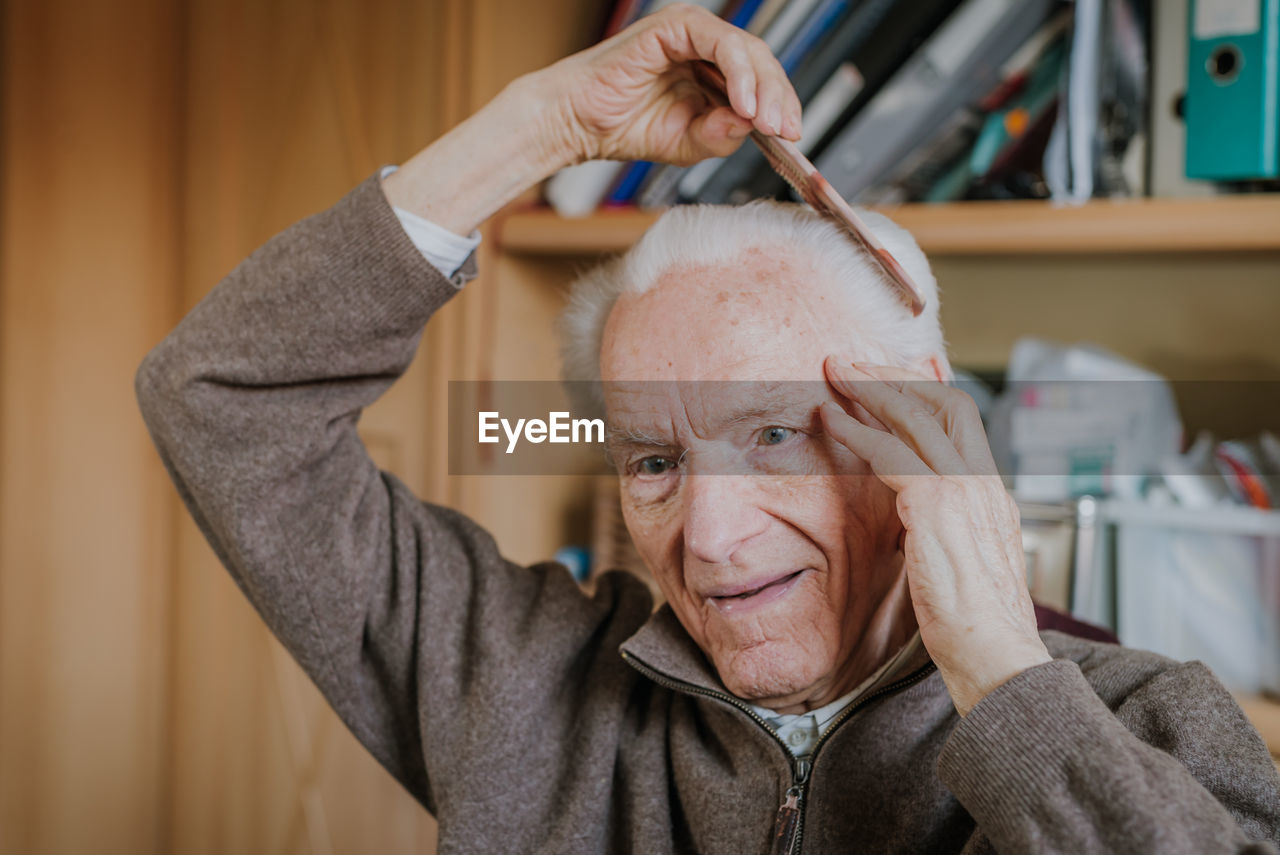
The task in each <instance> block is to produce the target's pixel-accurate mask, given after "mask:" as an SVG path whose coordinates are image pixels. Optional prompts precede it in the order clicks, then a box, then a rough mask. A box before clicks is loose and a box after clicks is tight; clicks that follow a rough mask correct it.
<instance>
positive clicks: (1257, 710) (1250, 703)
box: [1236, 695, 1280, 766]
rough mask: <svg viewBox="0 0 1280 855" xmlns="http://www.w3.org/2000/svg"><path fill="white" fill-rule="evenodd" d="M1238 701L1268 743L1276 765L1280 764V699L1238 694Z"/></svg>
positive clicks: (1263, 739)
mask: <svg viewBox="0 0 1280 855" xmlns="http://www.w3.org/2000/svg"><path fill="white" fill-rule="evenodd" d="M1236 701H1238V702H1239V704H1240V708H1241V709H1242V710H1244V714H1245V715H1246V716H1248V717H1249V721H1250V722H1251V723H1252V724H1253V726H1254V727H1256V728H1257V729H1258V733H1260V734H1261V735H1262V741H1263V742H1265V743H1267V748H1268V749H1270V751H1271V756H1272V757H1273V758H1275V761H1276V765H1277V766H1280V700H1276V699H1275V698H1268V697H1263V696H1261V695H1237V696H1236Z"/></svg>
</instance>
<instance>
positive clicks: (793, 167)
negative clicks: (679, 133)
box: [693, 62, 924, 315]
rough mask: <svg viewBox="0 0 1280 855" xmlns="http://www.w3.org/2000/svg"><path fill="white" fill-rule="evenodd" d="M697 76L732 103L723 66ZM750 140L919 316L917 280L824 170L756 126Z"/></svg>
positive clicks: (700, 67) (705, 68)
mask: <svg viewBox="0 0 1280 855" xmlns="http://www.w3.org/2000/svg"><path fill="white" fill-rule="evenodd" d="M693 71H694V76H695V77H696V78H698V82H699V83H701V84H702V85H703V86H704V87H705V88H706V89H707V90H708V91H709V93H710V94H711V95H713V96H714V98H715V101H716V102H717V103H718V104H720V105H721V106H728V105H729V97H728V95H727V94H726V93H727V91H728V90H727V88H726V86H725V81H724V75H723V74H721V73H720V69H718V68H716V67H715V66H714V65H712V64H711V63H709V62H695V63H693ZM751 141H752V142H754V143H755V144H756V145H757V146H759V148H760V151H762V152H764V156H765V158H766V159H767V160H768V161H769V165H770V166H772V167H773V171H774V172H776V173H778V174H779V175H781V176H782V178H783V179H784V180H785V181H786V182H787V183H788V184H790V185H791V187H792V189H794V190H795V191H796V193H797V194H799V196H800V198H801V199H803V200H804V201H805V202H807V203H808V204H809V206H810V207H812V208H813V209H814V210H815V211H817V212H818V213H819V214H821V215H822V216H824V217H826V218H827V219H828V220H831V221H832V222H834V223H836V224H837V225H838V226H840V227H841V228H843V229H844V230H845V232H847V233H848V234H849V236H850V237H851V238H853V240H854V241H855V242H856V243H857V244H858V245H859V246H861V247H862V248H863V249H865V250H866V251H867V253H868V254H870V256H871V257H872V258H873V259H874V260H875V261H876V263H877V264H879V265H880V269H881V270H883V271H884V273H885V275H886V276H888V277H889V281H890V282H892V283H893V284H894V286H896V287H897V289H898V291H899V292H900V293H901V294H902V297H903V299H904V300H906V302H907V305H909V306H910V307H911V313H912V314H913V315H918V314H920V313H921V312H923V311H924V296H923V295H922V294H921V293H920V289H919V288H917V287H916V283H915V282H914V281H912V279H911V276H910V275H909V274H908V273H907V271H906V270H905V269H903V267H902V265H901V264H899V263H898V259H896V258H894V257H893V254H892V253H890V252H889V250H887V249H885V248H884V244H882V243H880V241H879V240H877V239H876V236H875V235H874V234H872V232H871V229H869V228H867V224H866V223H864V222H863V221H862V218H861V217H859V216H858V214H857V212H856V211H854V210H853V208H852V207H850V205H849V203H848V202H846V201H845V200H844V199H843V198H841V196H840V194H839V193H837V192H836V189H835V188H834V187H832V186H831V182H829V181H827V179H825V178H823V177H822V173H820V172H818V170H817V168H816V167H815V166H814V165H813V164H812V163H811V162H810V161H809V158H807V157H805V156H804V154H802V153H801V151H800V149H798V148H796V147H795V144H794V143H791V142H789V141H788V140H784V139H783V138H782V137H771V136H768V135H766V134H762V133H760V131H758V130H755V129H754V128H753V129H752V131H751Z"/></svg>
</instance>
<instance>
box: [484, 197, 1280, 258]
mask: <svg viewBox="0 0 1280 855" xmlns="http://www.w3.org/2000/svg"><path fill="white" fill-rule="evenodd" d="M882 210H883V211H884V213H886V214H888V215H889V216H891V217H892V218H893V219H894V220H896V221H897V222H898V223H900V224H901V225H903V226H904V227H906V228H907V229H909V230H911V232H912V233H913V234H914V235H915V236H916V239H917V240H918V241H919V242H920V245H921V246H922V247H923V248H924V250H925V251H926V252H928V253H933V254H938V255H1032V254H1048V253H1143V252H1239V251H1256V250H1277V249H1280V193H1276V194H1265V193H1260V194H1255V195H1238V196H1215V197H1209V198H1197V199H1122V200H1098V201H1094V202H1089V203H1088V204H1085V205H1080V206H1056V205H1051V204H1049V203H1047V202H1038V201H1016V202H958V203H954V204H949V205H901V206H898V207H895V208H885V209H882ZM657 217H658V213H657V212H648V211H638V210H635V209H632V208H617V209H605V210H601V211H599V212H597V213H595V214H592V215H591V216H588V217H582V218H580V219H565V218H563V217H560V216H559V215H557V214H556V213H555V212H553V211H551V210H550V209H549V208H529V209H525V210H519V211H514V212H511V213H509V214H507V215H506V216H505V217H504V218H503V219H502V220H501V223H500V225H499V230H498V244H499V248H500V249H501V250H502V251H504V252H510V253H517V254H530V255H588V254H593V253H604V252H620V251H622V250H624V249H626V248H627V247H629V246H630V245H631V244H632V243H633V242H635V240H636V239H637V238H638V237H639V236H640V235H641V234H643V233H644V230H645V229H647V228H648V227H649V226H650V225H651V224H652V223H653V222H654V220H655V219H657Z"/></svg>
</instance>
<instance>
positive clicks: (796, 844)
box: [774, 662, 937, 855]
mask: <svg viewBox="0 0 1280 855" xmlns="http://www.w3.org/2000/svg"><path fill="white" fill-rule="evenodd" d="M935 670H937V666H936V665H934V664H933V663H932V662H930V663H929V664H928V665H925V666H924V667H922V668H921V669H920V670H919V671H916V672H915V673H914V674H910V675H908V676H906V677H903V678H902V679H901V680H898V681H897V682H896V683H890V684H889V685H887V686H881V687H880V688H878V689H876V690H875V691H874V692H871V693H870V694H867V695H865V696H863V697H861V698H858V699H857V700H856V701H854V702H853V703H852V704H850V705H849V706H848V707H846V708H845V710H844V711H843V712H841V713H840V715H838V716H836V719H835V721H833V722H831V724H830V725H829V726H828V727H827V729H826V730H824V731H823V732H822V735H821V736H819V737H818V741H817V742H815V743H814V744H813V750H812V751H810V752H809V759H808V760H804V761H801V762H803V763H804V769H803V771H804V778H803V780H799V779H798V780H797V783H796V784H795V785H793V786H792V787H791V789H790V790H787V795H788V800H787V801H788V802H790V798H789V796H790V794H791V790H797V801H800V800H802V799H803V798H804V790H805V787H806V786H807V785H808V783H809V772H810V771H811V770H812V769H813V763H814V761H815V760H817V759H818V752H819V751H821V750H822V746H823V745H825V744H826V743H827V741H828V740H830V739H831V735H832V734H833V733H835V732H836V728H838V727H839V726H840V725H842V724H844V723H845V722H846V721H848V720H849V719H850V718H852V717H853V714H854V713H856V712H857V711H858V710H860V709H862V708H863V707H865V706H866V705H867V704H869V703H871V702H872V701H874V700H875V699H876V698H883V697H884V696H885V695H887V694H890V693H891V692H896V691H898V690H899V689H905V688H907V687H908V686H914V685H915V684H916V683H919V682H920V681H921V680H923V679H924V678H925V677H928V676H929V675H930V674H932V673H933V672H934V671H935ZM786 806H787V805H786V804H785V803H784V804H783V808H786ZM779 816H781V813H779ZM803 839H804V811H803V810H800V811H799V812H798V813H797V814H796V818H795V834H794V836H793V839H792V841H791V845H790V848H788V849H779V848H777V845H776V844H775V847H774V852H775V853H786V855H792V853H798V852H799V851H800V843H801V842H802V841H803Z"/></svg>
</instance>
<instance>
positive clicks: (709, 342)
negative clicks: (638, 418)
mask: <svg viewBox="0 0 1280 855" xmlns="http://www.w3.org/2000/svg"><path fill="white" fill-rule="evenodd" d="M855 326H856V321H855V318H854V316H853V313H852V311H851V307H849V306H848V302H847V300H845V299H843V295H842V294H841V292H840V289H838V288H837V287H835V286H834V284H833V282H832V281H831V277H830V276H824V275H819V273H818V272H817V271H816V270H815V268H814V267H813V265H812V264H809V263H808V262H807V261H806V260H804V259H802V258H800V257H799V256H798V255H796V254H795V253H788V252H782V251H779V252H778V253H777V254H776V255H768V254H764V253H761V252H754V253H752V254H750V255H749V256H748V257H745V258H744V261H743V263H742V264H740V265H704V266H698V267H681V268H674V269H672V270H670V271H668V272H667V273H665V274H664V275H663V276H661V277H659V278H658V280H657V282H655V284H654V286H653V287H652V288H651V289H650V290H648V291H646V292H644V293H642V294H634V293H632V294H626V295H624V296H623V297H621V298H620V299H619V300H618V303H617V305H616V306H615V307H614V310H613V312H612V313H611V315H610V317H609V320H608V324H607V325H606V328H605V335H604V341H603V347H602V351H601V374H602V376H603V377H604V379H605V380H681V381H691V380H734V381H738V380H741V381H756V380H815V379H821V378H822V370H821V363H822V358H823V356H824V355H825V353H827V352H829V351H831V350H838V349H842V344H847V341H848V337H849V336H851V335H854V334H855V333H854V332H853V330H854V327H855Z"/></svg>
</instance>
